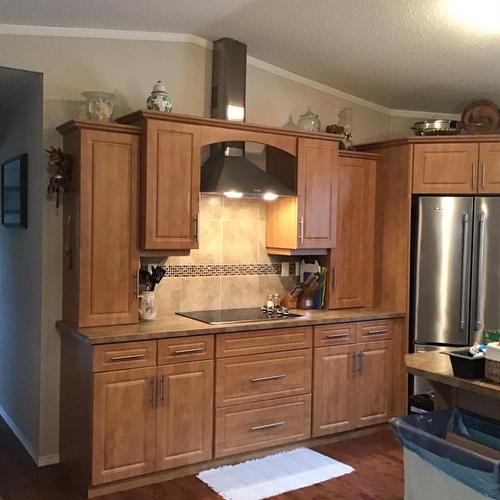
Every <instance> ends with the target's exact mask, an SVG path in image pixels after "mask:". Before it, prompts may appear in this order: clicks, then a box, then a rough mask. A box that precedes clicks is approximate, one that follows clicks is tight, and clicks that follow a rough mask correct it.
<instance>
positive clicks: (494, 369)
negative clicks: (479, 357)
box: [484, 359, 500, 384]
mask: <svg viewBox="0 0 500 500" xmlns="http://www.w3.org/2000/svg"><path fill="white" fill-rule="evenodd" d="M484 375H485V377H486V378H487V379H488V380H492V381H493V382H496V383H497V384H500V361H493V360H491V359H487V360H486V369H485V374H484Z"/></svg>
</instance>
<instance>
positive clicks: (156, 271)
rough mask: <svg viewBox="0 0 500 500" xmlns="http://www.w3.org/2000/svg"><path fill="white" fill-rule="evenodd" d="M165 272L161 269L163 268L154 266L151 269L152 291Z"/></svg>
mask: <svg viewBox="0 0 500 500" xmlns="http://www.w3.org/2000/svg"><path fill="white" fill-rule="evenodd" d="M166 273H167V271H166V270H165V269H163V267H160V266H156V267H152V268H151V281H152V283H153V290H154V289H155V285H157V284H158V283H159V282H160V281H161V280H162V279H163V277H164V276H165V274H166Z"/></svg>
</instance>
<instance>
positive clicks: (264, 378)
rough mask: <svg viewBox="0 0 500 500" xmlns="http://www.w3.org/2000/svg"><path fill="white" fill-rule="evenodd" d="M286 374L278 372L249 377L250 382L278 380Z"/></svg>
mask: <svg viewBox="0 0 500 500" xmlns="http://www.w3.org/2000/svg"><path fill="white" fill-rule="evenodd" d="M285 377H286V375H285V374H284V373H283V374H280V375H270V376H268V377H254V378H251V379H250V381H251V382H265V381H267V380H278V379H280V378H285Z"/></svg>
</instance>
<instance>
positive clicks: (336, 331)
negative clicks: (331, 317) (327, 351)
mask: <svg viewBox="0 0 500 500" xmlns="http://www.w3.org/2000/svg"><path fill="white" fill-rule="evenodd" d="M355 341H356V324H355V323H346V324H343V325H323V326H315V327H314V347H328V346H331V345H342V344H353V343H354V342H355Z"/></svg>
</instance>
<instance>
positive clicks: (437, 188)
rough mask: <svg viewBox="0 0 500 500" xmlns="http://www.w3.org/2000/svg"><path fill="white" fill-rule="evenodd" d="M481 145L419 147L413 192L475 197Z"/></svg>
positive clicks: (453, 144)
mask: <svg viewBox="0 0 500 500" xmlns="http://www.w3.org/2000/svg"><path fill="white" fill-rule="evenodd" d="M478 153H479V146H478V144H477V143H470V142H463V143H427V144H415V146H414V153H413V192H414V193H420V194H426V193H429V194H430V193H434V194H473V193H476V192H477V186H478V185H477V181H478V179H477V177H478Z"/></svg>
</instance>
